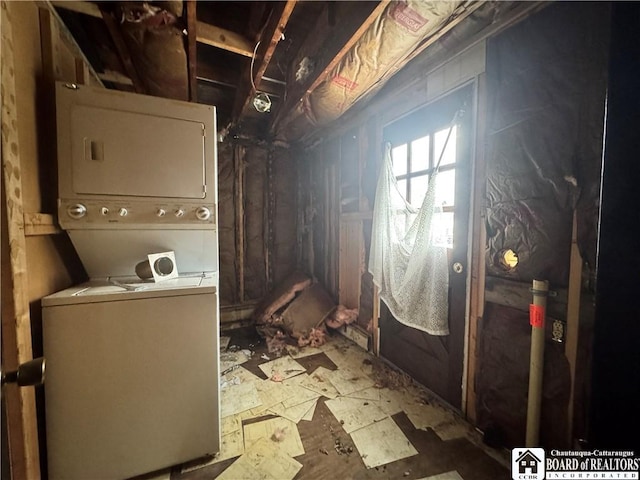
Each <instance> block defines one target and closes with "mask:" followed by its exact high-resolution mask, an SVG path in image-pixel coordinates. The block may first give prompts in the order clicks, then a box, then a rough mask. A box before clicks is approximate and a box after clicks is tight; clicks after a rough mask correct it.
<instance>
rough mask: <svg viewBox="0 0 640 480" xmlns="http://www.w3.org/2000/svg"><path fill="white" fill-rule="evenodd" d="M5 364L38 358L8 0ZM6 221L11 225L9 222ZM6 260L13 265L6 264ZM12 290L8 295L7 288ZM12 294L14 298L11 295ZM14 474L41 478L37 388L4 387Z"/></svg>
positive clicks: (4, 26)
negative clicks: (34, 344) (34, 346)
mask: <svg viewBox="0 0 640 480" xmlns="http://www.w3.org/2000/svg"><path fill="white" fill-rule="evenodd" d="M1 7H2V8H1V10H2V12H1V14H0V32H1V40H0V48H1V49H2V69H1V70H2V73H1V76H2V93H3V94H2V98H1V99H0V102H2V103H1V107H2V140H1V145H2V175H3V177H2V180H3V181H2V188H1V191H2V200H1V201H2V214H1V215H0V218H1V219H2V220H1V221H2V222H3V223H4V225H3V228H2V248H1V249H0V250H1V254H2V265H3V268H2V287H3V288H2V293H3V298H2V336H1V338H2V367H3V369H7V370H15V369H17V368H18V366H19V365H20V364H21V363H24V362H26V361H29V360H31V359H32V358H33V351H32V346H31V342H32V338H31V316H30V313H29V294H28V288H29V282H28V278H27V252H26V239H25V236H24V216H23V203H22V199H23V197H24V195H23V194H22V174H21V165H20V163H21V158H20V145H19V135H18V115H17V111H16V110H17V101H16V100H17V99H16V78H15V52H14V45H15V44H14V41H13V40H14V38H13V32H12V24H11V13H13V12H11V9H10V2H4V1H3V2H2V5H1ZM5 226H6V228H4V227H5ZM5 265H7V266H8V268H4V267H5ZM5 292H7V293H9V295H6V293H5ZM7 297H9V298H7ZM2 395H3V400H4V402H5V404H6V421H7V438H8V452H9V460H10V472H11V478H25V479H31V478H40V452H39V450H38V422H37V415H36V402H35V392H34V391H33V388H19V387H18V386H17V385H16V384H10V385H7V386H6V387H3V391H2Z"/></svg>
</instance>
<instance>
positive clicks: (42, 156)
mask: <svg viewBox="0 0 640 480" xmlns="http://www.w3.org/2000/svg"><path fill="white" fill-rule="evenodd" d="M0 15H1V17H2V89H3V93H4V95H3V98H2V100H3V110H2V139H3V148H2V164H3V171H4V178H3V188H2V210H3V215H2V232H3V235H2V274H3V281H2V298H3V302H2V307H3V311H2V365H3V368H6V369H14V368H16V367H17V365H18V364H20V363H22V362H24V361H27V360H30V359H31V358H32V357H37V356H40V355H42V335H41V322H42V318H41V311H40V299H41V298H42V297H44V296H46V295H49V294H51V293H53V292H56V291H58V290H61V289H63V288H66V287H68V286H70V285H71V284H73V283H76V282H79V281H81V280H83V279H84V278H85V274H84V270H83V268H82V266H81V264H80V262H79V261H78V259H77V256H76V255H75V252H74V250H73V248H72V246H71V243H70V241H69V240H68V238H67V237H66V236H64V235H59V233H60V230H59V229H58V228H57V226H56V224H55V217H54V215H55V208H56V195H57V188H56V182H55V179H56V163H55V158H56V142H55V123H54V115H53V112H54V110H53V108H52V106H53V105H54V81H55V80H66V81H71V82H77V83H91V84H93V85H99V84H100V82H99V80H97V77H96V76H95V75H94V72H92V71H91V70H90V68H89V67H88V66H87V64H86V63H85V62H84V58H83V56H82V54H81V53H80V50H79V49H78V48H77V46H76V45H75V43H74V42H73V40H72V39H71V36H70V35H69V33H68V32H67V31H66V29H65V28H64V26H63V25H62V24H61V23H60V22H59V21H58V19H57V16H56V14H55V12H54V11H53V9H52V8H50V6H49V5H48V4H36V3H34V2H2V10H1V12H0ZM15 58H19V59H20V60H19V61H14V59H15ZM5 142H7V143H6V144H5ZM9 299H12V300H11V301H10V300H9ZM41 393H42V392H41V391H40V390H36V389H32V388H23V389H18V388H17V386H14V385H10V386H8V387H7V388H6V389H4V391H3V396H4V399H5V400H6V419H7V436H8V438H7V439H6V440H7V441H8V443H9V444H10V448H9V450H8V454H9V458H8V463H9V464H10V470H11V474H12V475H13V478H39V477H40V476H41V474H42V475H43V476H44V474H45V470H44V468H43V467H44V465H45V463H44V461H45V455H44V452H42V451H40V449H39V442H40V445H43V443H42V442H43V433H44V432H43V430H42V425H43V420H44V416H43V411H42V410H41V406H42V396H41ZM5 460H7V459H5Z"/></svg>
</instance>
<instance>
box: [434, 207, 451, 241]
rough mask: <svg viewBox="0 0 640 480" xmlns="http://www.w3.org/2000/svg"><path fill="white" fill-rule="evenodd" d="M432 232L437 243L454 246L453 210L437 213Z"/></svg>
mask: <svg viewBox="0 0 640 480" xmlns="http://www.w3.org/2000/svg"><path fill="white" fill-rule="evenodd" d="M432 232H433V233H432V235H433V242H434V244H435V245H438V246H441V247H447V248H453V212H440V213H436V214H435V215H434V216H433V230H432Z"/></svg>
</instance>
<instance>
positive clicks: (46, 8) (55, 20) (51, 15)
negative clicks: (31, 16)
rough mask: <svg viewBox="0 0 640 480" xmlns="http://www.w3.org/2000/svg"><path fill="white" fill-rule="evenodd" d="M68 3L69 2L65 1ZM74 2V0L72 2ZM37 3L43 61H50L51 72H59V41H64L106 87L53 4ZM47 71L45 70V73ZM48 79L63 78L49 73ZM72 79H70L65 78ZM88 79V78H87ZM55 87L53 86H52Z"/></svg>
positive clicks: (100, 84) (96, 79)
mask: <svg viewBox="0 0 640 480" xmlns="http://www.w3.org/2000/svg"><path fill="white" fill-rule="evenodd" d="M63 3H67V2H63ZM70 3H73V2H70ZM36 4H37V5H38V7H39V12H38V13H39V17H40V32H41V33H40V35H41V38H42V42H43V44H42V55H43V62H44V61H48V62H49V63H48V66H49V67H50V70H49V71H50V72H53V73H55V72H57V71H58V68H59V67H60V65H59V55H60V53H59V49H58V46H57V45H58V42H62V43H63V44H64V45H65V46H66V48H68V49H69V51H70V52H71V54H72V55H74V56H75V57H77V58H81V59H82V60H83V61H84V63H85V64H86V66H87V69H88V71H89V74H90V75H91V77H93V79H94V80H93V82H94V83H95V84H97V85H99V86H101V87H104V85H103V84H102V80H100V78H99V77H98V74H97V73H96V71H95V70H94V68H93V66H92V65H91V63H89V60H88V59H87V57H86V56H85V54H84V52H83V51H82V49H81V48H80V46H79V45H78V43H77V42H76V40H75V38H73V35H71V32H70V31H69V29H68V28H67V26H66V25H65V24H64V22H63V21H62V19H61V18H60V15H58V12H57V11H56V9H55V8H54V6H53V4H52V3H51V2H49V1H48V0H36ZM46 74H47V72H45V75H46ZM46 80H47V81H51V82H53V81H54V80H62V78H57V77H56V76H55V75H53V74H52V75H49V77H48V78H47V79H46ZM65 80H68V81H71V80H70V79H65ZM87 81H88V79H87ZM51 85H53V83H51ZM52 88H53V87H52Z"/></svg>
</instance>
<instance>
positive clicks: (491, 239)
mask: <svg viewBox="0 0 640 480" xmlns="http://www.w3.org/2000/svg"><path fill="white" fill-rule="evenodd" d="M609 14H610V6H609V5H607V4H604V3H583V4H576V3H575V2H571V4H569V3H554V4H551V5H550V6H548V7H547V8H545V9H544V10H542V11H540V12H538V13H537V14H535V15H533V16H531V17H529V18H527V19H525V20H523V21H522V22H520V23H519V24H516V25H515V26H513V27H511V28H510V29H508V30H506V31H505V32H503V33H501V34H500V35H498V36H496V37H494V38H492V39H490V40H489V42H488V45H487V67H486V71H487V83H488V92H489V104H488V105H489V108H488V118H487V137H488V138H487V152H486V155H487V209H486V227H487V252H486V253H487V255H486V267H487V275H488V276H489V277H495V278H496V279H500V278H502V279H510V280H515V281H518V282H522V283H523V284H530V282H531V280H533V279H540V280H549V282H550V284H551V289H552V290H559V291H563V290H564V288H566V287H567V284H568V274H569V260H570V247H571V226H572V219H573V213H574V210H575V211H576V212H577V218H578V244H579V247H580V251H581V254H582V257H583V261H584V263H585V266H586V268H585V269H584V272H585V277H586V279H583V296H584V295H585V294H586V293H588V288H589V287H590V285H591V282H589V281H588V277H589V276H590V275H591V274H592V271H593V270H592V267H593V266H594V265H595V252H596V226H597V223H598V209H599V186H600V172H601V164H602V160H601V152H602V137H603V116H604V110H605V107H604V105H605V93H606V88H607V78H606V58H607V49H608V34H609V29H608V25H607V21H606V19H607V18H609ZM603 19H604V21H603ZM504 249H512V250H514V251H515V252H516V253H517V255H518V259H519V263H518V266H517V267H516V268H515V269H512V270H510V271H507V270H505V269H504V268H503V267H501V266H500V265H499V263H498V261H497V260H498V257H499V256H500V254H501V252H503V251H504ZM489 293H492V292H489ZM489 297H490V295H488V298H489ZM499 303H503V302H501V301H500V302H499ZM552 306H553V305H551V307H552ZM592 314H593V304H592V303H590V304H589V303H587V304H585V303H584V302H582V310H581V330H580V341H581V342H582V344H583V346H584V344H585V343H586V344H588V343H589V342H590V336H591V334H590V332H589V331H585V329H584V328H585V327H590V325H589V323H590V322H587V321H585V319H588V318H590V317H592ZM527 317H528V316H527V313H526V312H523V311H521V310H516V309H513V308H508V307H502V306H498V305H494V304H487V309H486V310H485V314H484V318H483V319H482V320H481V322H480V324H479V331H478V338H479V342H480V351H479V353H478V363H479V365H480V370H479V373H478V376H477V378H476V390H477V403H476V407H477V413H478V423H479V425H480V427H481V428H483V429H486V431H488V432H489V433H493V434H496V433H497V437H498V439H499V440H500V441H501V442H502V443H503V444H505V445H509V446H515V445H522V442H523V441H524V428H525V424H526V422H525V419H526V397H527V388H528V373H529V372H528V370H529V349H530V330H531V327H530V326H529V322H528V318H527ZM556 318H559V319H564V318H566V314H565V315H562V312H560V313H558V312H556ZM548 323H551V322H550V321H549V322H548ZM581 351H584V350H581ZM588 362H589V360H588V358H584V355H582V354H581V355H580V364H579V365H578V367H577V368H578V370H577V374H576V377H577V379H578V380H576V382H577V384H576V385H577V388H578V389H579V390H578V394H577V396H576V398H577V399H580V400H582V399H583V395H582V393H583V391H584V385H585V371H586V369H587V368H588ZM560 380H561V381H560ZM570 386H571V383H570V377H569V376H568V371H567V360H566V357H565V355H564V345H563V344H558V343H549V344H548V345H547V349H546V352H545V372H544V397H543V407H542V415H543V419H542V425H541V429H540V432H541V443H542V444H543V446H545V447H553V446H556V447H558V446H561V447H562V446H565V447H567V446H568V445H566V443H567V442H568V433H567V431H566V428H567V415H568V414H567V399H568V398H569V391H570V388H571V387H570ZM551 398H554V399H555V402H554V403H550V399H551ZM575 414H576V415H584V408H582V406H579V407H578V408H577V409H576V410H575ZM576 415H574V419H575V416H576ZM577 426H578V428H577V429H574V431H576V430H582V429H583V424H582V423H581V422H577ZM563 442H564V443H563Z"/></svg>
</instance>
